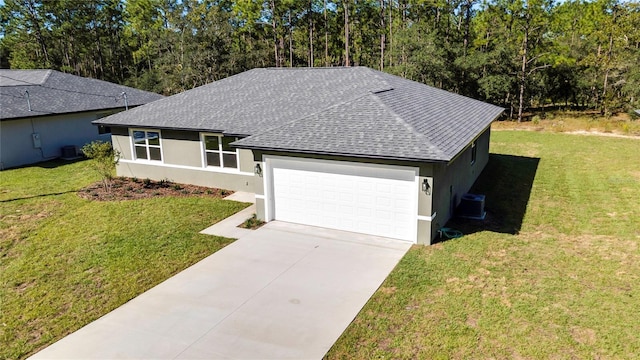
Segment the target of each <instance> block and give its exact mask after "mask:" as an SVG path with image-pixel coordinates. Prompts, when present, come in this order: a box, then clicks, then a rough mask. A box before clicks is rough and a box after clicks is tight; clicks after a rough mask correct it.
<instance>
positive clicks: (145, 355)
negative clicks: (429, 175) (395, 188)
mask: <svg viewBox="0 0 640 360" xmlns="http://www.w3.org/2000/svg"><path fill="white" fill-rule="evenodd" d="M247 231H248V233H246V234H245V235H242V236H241V237H240V239H239V240H237V241H235V242H234V243H232V244H230V245H229V246H227V247H225V248H223V249H221V250H220V251H218V252H216V253H214V254H212V255H211V256H209V257H207V258H205V259H204V260H202V261H200V262H199V263H197V264H195V265H193V266H192V267H190V268H188V269H186V270H184V271H182V272H181V273H179V274H177V275H175V276H173V277H172V278H170V279H168V280H166V281H165V282H163V283H161V284H159V285H158V286H156V287H154V288H152V289H151V290H149V291H147V292H145V293H144V294H142V295H140V296H138V297H137V298H135V299H133V300H131V301H129V302H128V303H126V304H124V305H123V306H121V307H120V308H118V309H116V310H114V311H112V312H111V313H109V314H107V315H105V316H103V317H102V318H100V319H98V320H96V321H94V322H93V323H90V324H89V325H87V326H85V327H84V328H82V329H80V330H78V331H76V332H75V333H73V334H71V335H69V336H67V337H65V338H63V339H62V340H60V341H58V342H56V343H55V344H53V345H51V346H50V347H48V348H46V349H44V350H42V351H41V352H39V353H37V354H35V355H34V356H33V357H32V359H130V358H138V359H150V358H153V359H320V358H322V356H324V354H325V353H326V352H327V351H328V350H329V348H330V347H331V346H332V345H333V343H334V342H335V341H336V340H337V339H338V337H339V336H340V334H341V333H342V332H343V331H344V330H345V329H346V327H347V326H348V325H349V323H350V322H351V321H352V320H353V318H354V317H355V316H356V315H357V314H358V312H359V311H360V309H361V308H362V306H364V304H365V303H366V302H367V300H368V299H369V297H371V295H372V294H373V293H374V292H375V291H376V290H377V288H378V287H379V286H380V284H381V283H382V282H383V281H384V279H385V278H386V277H387V275H388V274H389V272H390V271H391V270H392V269H393V268H394V267H395V265H396V264H397V263H398V261H399V260H400V259H401V258H402V256H404V254H405V253H406V251H407V250H408V249H409V247H410V245H411V244H409V243H406V242H401V241H397V240H391V239H385V238H378V237H373V236H367V235H359V234H353V233H347V232H341V231H333V230H327V229H321V228H313V227H309V226H302V225H294V224H288V223H282V222H278V221H274V222H270V223H268V224H266V225H265V226H263V227H262V228H260V229H258V230H253V231H250V230H247Z"/></svg>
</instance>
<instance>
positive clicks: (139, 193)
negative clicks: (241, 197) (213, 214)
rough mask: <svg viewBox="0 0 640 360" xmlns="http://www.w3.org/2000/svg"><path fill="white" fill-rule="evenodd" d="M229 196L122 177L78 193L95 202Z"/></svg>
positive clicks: (212, 190)
mask: <svg viewBox="0 0 640 360" xmlns="http://www.w3.org/2000/svg"><path fill="white" fill-rule="evenodd" d="M231 194H233V191H230V190H223V189H217V188H209V187H204V186H196V185H188V184H178V183H174V182H171V181H167V180H161V181H153V180H149V179H144V180H140V179H135V178H124V177H119V178H116V179H113V181H112V182H111V186H110V187H109V188H106V189H105V187H104V186H103V185H102V182H96V183H94V184H91V185H89V186H87V187H85V188H83V189H81V190H80V191H78V196H80V197H81V198H84V199H89V200H97V201H117V200H135V199H147V198H154V197H166V196H173V197H180V196H182V197H184V196H202V197H213V198H223V197H227V196H229V195H231Z"/></svg>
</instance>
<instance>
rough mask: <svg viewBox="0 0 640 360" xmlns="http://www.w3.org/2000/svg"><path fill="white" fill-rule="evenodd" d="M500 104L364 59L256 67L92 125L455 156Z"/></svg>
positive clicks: (349, 150)
mask: <svg viewBox="0 0 640 360" xmlns="http://www.w3.org/2000/svg"><path fill="white" fill-rule="evenodd" d="M502 111H503V109H502V108H500V107H497V106H494V105H491V104H487V103H484V102H481V101H478V100H474V99H471V98H467V97H464V96H461V95H457V94H453V93H450V92H447V91H444V90H440V89H436V88H434V87H430V86H427V85H424V84H420V83H417V82H414V81H410V80H406V79H403V78H400V77H397V76H393V75H389V74H386V73H383V72H379V71H375V70H372V69H369V68H366V67H336V68H288V69H285V68H278V69H275V68H270V69H254V70H250V71H247V72H244V73H241V74H238V75H235V76H231V77H229V78H226V79H223V80H220V81H216V82H213V83H211V84H208V85H204V86H201V87H198V88H195V89H193V90H189V91H186V92H184V93H181V94H178V95H174V96H171V97H168V98H166V99H163V100H159V101H157V102H154V103H153V104H148V105H145V106H141V107H138V108H136V109H133V110H131V111H128V112H126V113H120V114H115V115H112V116H109V117H107V118H103V119H101V120H97V121H96V122H95V123H99V124H105V125H114V126H117V125H121V126H133V127H136V126H138V127H154V128H161V129H162V128H165V129H183V130H194V131H211V132H220V133H223V134H228V135H240V136H248V137H246V138H244V139H241V140H239V141H236V142H235V143H234V145H236V146H237V147H240V148H249V149H263V150H281V151H294V152H306V153H321V154H333V155H347V156H358V157H369V158H388V159H408V160H430V161H434V160H435V161H450V160H451V159H453V158H454V157H455V156H456V155H457V154H458V153H459V152H460V151H462V150H463V149H464V148H465V147H466V146H467V145H469V143H470V142H471V141H472V140H473V139H474V138H475V137H477V136H478V135H479V134H480V133H481V132H482V131H483V130H484V129H486V128H487V127H488V126H489V124H490V123H491V122H492V121H493V120H495V119H496V118H497V117H498V116H499V115H500V114H501V113H502Z"/></svg>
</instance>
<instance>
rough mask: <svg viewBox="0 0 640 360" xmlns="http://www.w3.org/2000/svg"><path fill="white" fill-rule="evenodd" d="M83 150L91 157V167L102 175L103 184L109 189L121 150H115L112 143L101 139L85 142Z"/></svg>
mask: <svg viewBox="0 0 640 360" xmlns="http://www.w3.org/2000/svg"><path fill="white" fill-rule="evenodd" d="M81 150H82V153H83V154H84V155H85V156H86V157H87V158H89V159H91V167H92V168H93V169H94V170H96V171H97V172H98V174H100V176H101V177H102V186H104V188H105V190H109V189H110V186H111V180H113V172H114V169H115V166H116V165H117V164H118V162H119V161H120V152H119V151H117V150H114V149H113V146H111V143H109V142H105V141H100V140H96V141H92V142H90V143H88V144H85V145H84V146H83V147H82V149H81Z"/></svg>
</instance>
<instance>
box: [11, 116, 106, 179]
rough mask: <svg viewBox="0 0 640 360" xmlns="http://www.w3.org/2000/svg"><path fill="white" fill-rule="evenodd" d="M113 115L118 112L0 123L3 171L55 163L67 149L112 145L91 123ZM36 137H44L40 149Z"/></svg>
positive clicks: (41, 139)
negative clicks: (97, 143) (99, 142)
mask: <svg viewBox="0 0 640 360" xmlns="http://www.w3.org/2000/svg"><path fill="white" fill-rule="evenodd" d="M113 112H116V110H113V111H108V112H105V111H94V112H85V113H77V114H63V115H54V116H39V117H34V118H25V119H17V120H3V121H0V169H2V168H5V169H6V168H10V167H16V166H22V165H28V164H34V163H38V162H41V161H46V160H51V159H55V158H57V157H60V155H61V148H62V147H63V146H67V145H73V146H76V147H77V148H81V147H82V146H83V145H84V144H86V143H88V142H91V141H93V140H103V141H109V139H110V135H109V134H103V135H100V134H98V128H97V127H96V126H94V125H93V124H91V122H92V121H93V120H96V119H99V118H100V117H102V116H104V115H106V114H111V113H113ZM33 133H37V134H39V136H40V144H41V147H40V148H36V147H34V142H33V138H32V134H33Z"/></svg>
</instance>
